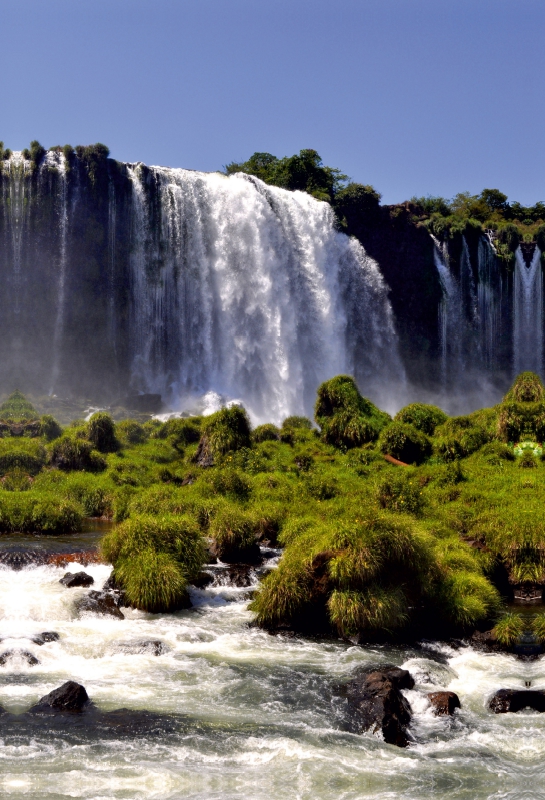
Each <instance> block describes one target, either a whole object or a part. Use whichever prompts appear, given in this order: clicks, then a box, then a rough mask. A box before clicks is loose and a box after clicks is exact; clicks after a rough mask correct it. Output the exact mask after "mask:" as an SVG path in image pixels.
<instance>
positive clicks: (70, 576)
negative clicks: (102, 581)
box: [59, 572, 95, 589]
mask: <svg viewBox="0 0 545 800" xmlns="http://www.w3.org/2000/svg"><path fill="white" fill-rule="evenodd" d="M94 582H95V579H94V578H92V577H91V575H88V574H87V573H86V572H67V573H66V575H63V577H62V578H61V579H60V581H59V583H62V585H63V586H66V587H67V588H68V589H73V588H75V587H77V586H92V585H93V583H94Z"/></svg>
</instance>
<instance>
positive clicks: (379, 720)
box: [343, 665, 414, 747]
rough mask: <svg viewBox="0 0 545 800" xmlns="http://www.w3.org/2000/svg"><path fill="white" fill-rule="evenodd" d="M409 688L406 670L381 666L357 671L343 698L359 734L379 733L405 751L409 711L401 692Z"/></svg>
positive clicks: (409, 683)
mask: <svg viewBox="0 0 545 800" xmlns="http://www.w3.org/2000/svg"><path fill="white" fill-rule="evenodd" d="M413 686H414V680H413V679H412V677H411V675H410V673H409V672H408V671H407V670H406V669H401V668H400V667H395V666H393V665H384V666H376V667H367V668H363V669H360V670H357V672H356V674H355V676H354V678H353V679H352V680H351V681H350V682H349V683H348V684H347V685H346V687H344V691H343V694H346V696H347V698H348V704H349V707H350V709H351V710H352V712H353V713H354V716H355V719H356V723H357V727H358V729H359V730H360V731H366V730H371V731H373V732H379V731H380V732H381V733H382V735H383V737H384V741H385V742H387V743H388V744H395V745H397V746H398V747H407V745H408V743H409V738H408V735H407V726H408V725H409V723H410V721H411V707H410V705H409V703H408V701H407V700H406V699H405V697H403V695H402V694H401V689H412V688H413Z"/></svg>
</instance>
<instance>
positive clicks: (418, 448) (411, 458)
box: [379, 421, 432, 464]
mask: <svg viewBox="0 0 545 800" xmlns="http://www.w3.org/2000/svg"><path fill="white" fill-rule="evenodd" d="M379 447H380V449H381V451H382V452H383V453H386V454H388V455H391V456H393V457H394V458H397V459H399V460H400V461H404V462H405V463H406V464H421V463H422V462H423V461H424V460H425V459H426V458H428V457H429V456H430V455H431V451H432V445H431V442H430V440H429V439H428V437H427V436H426V435H425V434H424V433H422V431H419V430H418V429H417V428H415V427H414V425H410V424H409V423H406V422H395V421H394V422H392V424H391V425H388V426H387V427H386V428H384V430H383V431H382V433H381V435H380V439H379Z"/></svg>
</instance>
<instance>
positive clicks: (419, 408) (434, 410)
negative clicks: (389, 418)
mask: <svg viewBox="0 0 545 800" xmlns="http://www.w3.org/2000/svg"><path fill="white" fill-rule="evenodd" d="M446 421H447V415H446V414H445V413H444V411H441V409H440V408H438V407H437V406H429V405H426V404H425V403H411V404H410V405H408V406H405V407H404V408H402V409H401V411H398V412H397V414H396V415H395V417H394V422H406V423H408V424H409V425H413V426H414V427H415V428H416V429H417V430H419V431H422V433H425V434H426V435H427V436H433V433H434V431H435V428H436V427H437V425H442V424H443V423H444V422H446Z"/></svg>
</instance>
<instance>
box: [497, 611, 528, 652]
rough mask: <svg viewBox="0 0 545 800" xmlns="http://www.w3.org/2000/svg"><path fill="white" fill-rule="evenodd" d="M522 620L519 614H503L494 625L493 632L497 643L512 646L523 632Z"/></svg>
mask: <svg viewBox="0 0 545 800" xmlns="http://www.w3.org/2000/svg"><path fill="white" fill-rule="evenodd" d="M524 629H525V626H524V622H523V619H522V617H521V615H520V614H514V613H512V612H509V613H507V614H504V615H503V616H502V617H500V619H499V620H498V621H497V622H496V624H495V625H494V628H493V629H492V630H493V633H494V636H495V637H496V640H497V641H498V642H499V644H501V645H504V646H505V647H512V646H513V645H514V644H516V642H517V641H518V640H519V639H520V637H521V636H522V634H523V633H524Z"/></svg>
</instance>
